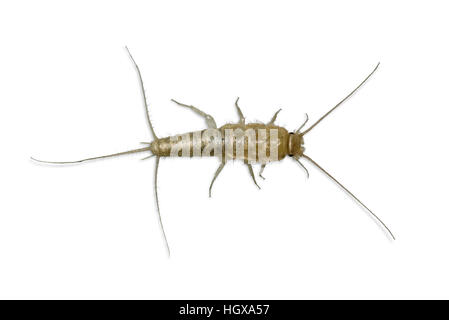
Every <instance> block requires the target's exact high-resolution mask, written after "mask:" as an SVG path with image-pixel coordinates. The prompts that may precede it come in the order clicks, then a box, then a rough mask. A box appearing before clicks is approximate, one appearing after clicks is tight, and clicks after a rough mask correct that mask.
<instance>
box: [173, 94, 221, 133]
mask: <svg viewBox="0 0 449 320" xmlns="http://www.w3.org/2000/svg"><path fill="white" fill-rule="evenodd" d="M171 101H173V102H174V103H176V104H177V105H179V106H182V107H186V108H189V109H191V110H193V112H195V113H197V114H199V115H200V116H202V117H204V118H205V119H206V124H207V127H208V128H210V129H217V123H216V122H215V119H214V117H212V116H211V115H210V114H207V113H205V112H203V111H201V110H200V109H198V108H196V107H194V106H189V105H187V104H184V103H180V102H178V101H176V100H174V99H171Z"/></svg>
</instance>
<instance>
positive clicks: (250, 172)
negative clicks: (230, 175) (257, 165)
mask: <svg viewBox="0 0 449 320" xmlns="http://www.w3.org/2000/svg"><path fill="white" fill-rule="evenodd" d="M247 166H248V170H249V174H250V175H251V178H253V181H254V183H255V184H256V186H257V188H259V189H260V187H259V185H258V184H257V181H256V177H255V176H254V171H253V166H252V165H250V164H249V163H247Z"/></svg>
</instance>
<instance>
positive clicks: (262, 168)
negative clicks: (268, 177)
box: [259, 164, 266, 180]
mask: <svg viewBox="0 0 449 320" xmlns="http://www.w3.org/2000/svg"><path fill="white" fill-rule="evenodd" d="M265 166H266V164H263V165H262V166H261V167H260V171H259V177H261V178H262V179H264V180H265V177H264V176H263V175H262V172H263V171H264V170H265Z"/></svg>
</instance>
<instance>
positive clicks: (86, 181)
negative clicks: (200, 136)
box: [0, 1, 449, 299]
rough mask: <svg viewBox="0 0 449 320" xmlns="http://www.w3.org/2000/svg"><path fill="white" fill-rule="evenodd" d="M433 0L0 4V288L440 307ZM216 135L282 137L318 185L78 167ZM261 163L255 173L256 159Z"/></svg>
mask: <svg viewBox="0 0 449 320" xmlns="http://www.w3.org/2000/svg"><path fill="white" fill-rule="evenodd" d="M447 12H448V7H447V2H445V1H372V2H368V1H363V2H362V1H314V2H313V3H312V2H305V1H226V2H225V1H220V2H219V1H158V2H156V1H153V2H150V1H76V2H70V3H69V2H62V1H39V2H36V1H3V2H2V3H1V5H0V32H1V43H0V58H1V59H0V108H1V109H0V110H1V114H0V137H1V148H2V157H1V167H0V170H1V172H0V188H1V190H0V191H1V198H0V298H44V299H47V298H62V299H65V298H88V299H90V298H137V299H141V298H142V299H143V298H145V299H147V298H150V299H171V298H203V299H215V298H236V299H240V298H254V299H258V298H270V299H271V298H273V299H278V298H286V299H301V298H307V299H313V298H326V299H327V298H342V299H348V298H362V299H365V298H375V299H378V298H387V299H393V298H449V292H448V285H449V275H448V268H449V258H448V252H447V251H448V245H449V212H448V204H447V192H448V182H447V181H448V166H447V163H448V151H447V136H448V133H447V122H448V118H449V95H448V88H449V86H448V73H449V59H448V57H449V45H448V41H447V31H448V28H449V20H448V18H447ZM125 45H127V46H129V48H130V49H131V51H132V53H133V54H134V57H135V59H136V60H137V62H138V63H139V65H140V67H141V71H142V75H143V80H144V83H145V87H146V90H147V93H148V101H149V103H150V114H151V118H152V120H153V123H154V128H155V130H156V132H157V134H158V135H159V136H161V137H162V136H167V135H172V134H176V133H183V132H188V131H194V130H199V129H202V128H204V127H205V122H204V120H203V119H201V118H199V117H198V116H196V115H195V114H193V113H192V112H190V111H189V110H186V109H182V108H180V107H177V106H176V105H174V104H173V103H171V102H170V101H169V100H170V99H171V98H175V99H178V100H180V101H181V102H184V103H188V104H194V105H195V106H197V107H199V108H201V109H203V110H204V111H206V112H208V113H210V114H212V115H213V116H214V117H215V119H216V120H217V123H218V125H222V124H224V123H227V122H235V121H236V120H237V113H236V111H235V108H234V105H233V104H234V101H235V99H236V97H237V96H240V106H241V108H242V109H243V112H244V114H245V115H246V117H247V119H248V120H249V121H256V120H257V121H265V122H266V121H268V120H269V119H270V118H271V116H272V115H273V113H274V112H275V111H276V110H277V109H278V108H279V107H282V108H283V111H282V112H281V113H280V114H279V117H278V124H279V125H281V126H285V127H286V128H288V129H289V130H294V129H296V128H297V127H298V126H299V125H300V124H301V123H302V121H303V119H304V113H306V112H307V113H308V114H309V116H310V123H312V122H314V121H315V120H317V119H318V118H319V117H320V116H321V115H322V114H324V113H325V112H326V111H327V110H328V109H330V108H331V107H332V106H333V105H335V104H336V103H337V102H338V101H339V100H340V99H341V98H343V97H344V96H345V95H346V94H347V93H349V92H350V91H351V90H352V89H353V88H354V87H355V86H356V85H357V84H358V83H359V82H360V81H361V80H363V78H364V77H365V76H366V75H368V74H369V72H371V70H372V69H373V68H374V66H375V65H376V64H377V62H379V61H380V62H381V65H380V67H379V69H378V71H377V73H375V74H374V76H373V77H372V78H371V79H370V81H368V82H367V83H366V85H364V86H363V87H362V88H361V90H360V91H358V92H357V94H356V95H354V96H353V97H352V98H351V99H350V100H348V101H347V102H346V103H345V104H344V105H343V106H342V107H341V108H340V109H338V111H336V112H335V113H333V114H332V115H331V116H330V117H329V118H327V119H326V120H325V121H323V122H322V123H321V124H320V125H319V126H317V127H316V128H315V129H314V130H313V131H311V132H310V134H308V135H307V136H306V139H305V143H306V151H307V154H309V155H310V156H311V157H312V158H314V159H315V160H316V161H317V162H318V163H320V164H321V165H322V166H323V167H324V168H326V169H327V170H328V171H330V172H331V173H332V174H334V176H335V177H336V178H337V179H339V180H340V181H341V182H342V183H343V184H345V185H346V186H347V187H348V188H350V189H351V190H352V191H353V192H354V193H355V194H356V195H358V196H359V197H360V198H361V200H362V201H364V202H365V203H366V204H367V205H368V206H369V207H370V208H371V209H373V210H374V211H375V212H376V213H377V214H378V215H379V216H380V217H381V218H382V219H383V220H384V221H385V223H386V224H387V225H388V226H389V227H390V228H391V230H392V231H393V232H394V234H395V235H396V237H397V240H396V241H390V240H388V237H387V236H386V235H385V233H384V232H383V231H382V229H381V228H380V227H379V226H378V225H377V224H376V223H375V222H374V221H373V220H372V219H371V218H370V217H369V215H368V214H367V212H366V211H364V210H363V209H362V208H361V207H360V206H359V205H357V204H356V203H355V202H354V201H353V200H351V198H350V197H349V196H348V195H347V194H345V193H344V192H343V191H342V190H341V189H339V187H338V186H337V185H336V184H335V183H333V182H332V181H331V180H330V179H328V178H326V176H324V175H323V174H322V173H321V172H319V171H318V170H317V169H316V168H314V167H313V166H311V165H310V164H309V163H307V162H305V164H306V166H307V167H308V168H309V170H310V179H309V180H307V179H306V177H305V174H304V171H303V170H302V169H301V168H300V167H299V165H298V164H296V163H294V162H293V161H291V159H289V158H287V159H285V160H283V161H282V162H280V163H276V164H273V165H269V166H267V168H266V170H265V177H266V180H265V181H260V184H261V186H262V190H260V191H259V190H257V188H256V187H255V186H254V184H253V183H252V181H251V179H250V177H249V174H248V172H247V169H246V167H245V166H244V165H243V164H241V163H238V162H235V163H231V164H230V165H228V166H227V167H225V169H224V170H223V172H222V174H221V176H220V177H219V178H218V179H217V181H216V184H215V186H214V192H213V197H212V198H211V199H209V198H208V195H207V190H208V186H209V183H210V180H211V179H212V176H213V173H214V172H215V170H216V168H217V167H218V165H219V162H218V160H217V159H213V158H212V159H162V160H161V164H160V170H159V197H160V205H161V211H162V218H163V221H164V225H165V229H166V232H167V236H168V239H169V242H170V245H171V249H172V255H171V258H170V259H168V258H167V253H166V250H165V246H164V243H163V238H162V235H161V231H160V226H159V222H158V217H157V213H156V206H155V197H154V191H153V177H154V159H150V160H146V161H140V160H139V159H140V158H142V157H143V156H145V155H144V154H141V155H134V156H123V157H120V158H115V159H109V160H105V161H95V162H91V163H84V164H81V165H76V166H65V167H54V166H53V167H52V166H45V165H38V164H36V163H33V162H32V161H30V160H29V157H30V156H35V157H37V158H40V159H45V160H76V159H79V158H83V157H88V156H95V155H102V154H107V153H113V152H118V151H123V150H128V149H132V148H137V147H140V146H141V145H140V144H139V142H140V141H150V140H151V136H150V133H149V130H148V126H147V124H146V120H145V115H144V109H143V105H142V100H141V94H140V92H139V86H138V80H137V76H136V73H135V70H134V68H133V66H132V64H131V62H130V59H129V58H128V56H127V54H126V52H125V50H124V46H125ZM256 170H258V168H256Z"/></svg>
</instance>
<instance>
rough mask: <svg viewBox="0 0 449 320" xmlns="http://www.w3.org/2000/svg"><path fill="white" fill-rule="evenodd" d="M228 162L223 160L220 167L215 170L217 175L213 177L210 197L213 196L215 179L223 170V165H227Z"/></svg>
mask: <svg viewBox="0 0 449 320" xmlns="http://www.w3.org/2000/svg"><path fill="white" fill-rule="evenodd" d="M225 164H226V162H222V163H221V164H220V166H219V167H218V169H217V171H215V175H214V177H213V178H212V182H211V183H210V187H209V198H210V197H212V186H213V185H214V182H215V179H217V177H218V175H219V174H220V172H221V170H223V167H224V166H225Z"/></svg>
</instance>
